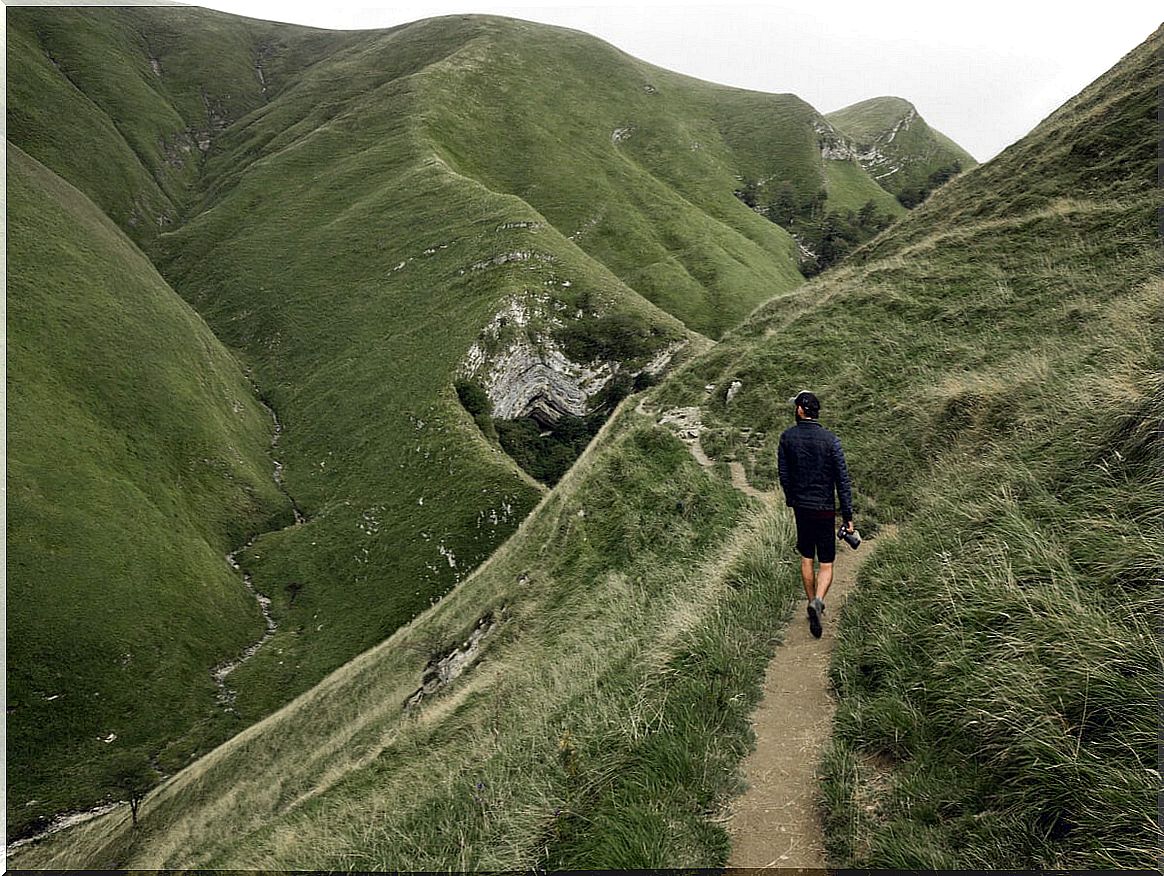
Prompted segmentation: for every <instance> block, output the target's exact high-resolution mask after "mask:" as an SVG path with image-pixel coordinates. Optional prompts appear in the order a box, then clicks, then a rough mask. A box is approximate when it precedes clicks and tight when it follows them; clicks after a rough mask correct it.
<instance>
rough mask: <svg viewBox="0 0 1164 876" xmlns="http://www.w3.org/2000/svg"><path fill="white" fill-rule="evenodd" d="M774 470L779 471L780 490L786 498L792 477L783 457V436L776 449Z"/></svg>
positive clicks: (786, 461)
mask: <svg viewBox="0 0 1164 876" xmlns="http://www.w3.org/2000/svg"><path fill="white" fill-rule="evenodd" d="M776 468H777V469H779V471H780V489H782V490H783V491H784V497H785V498H786V499H787V498H788V487H789V485H790V483H791V481H792V476H791V474H790V473H789V471H788V457H787V456H785V455H784V436H783V435H781V436H780V443H779V444H778V445H777V449H776Z"/></svg>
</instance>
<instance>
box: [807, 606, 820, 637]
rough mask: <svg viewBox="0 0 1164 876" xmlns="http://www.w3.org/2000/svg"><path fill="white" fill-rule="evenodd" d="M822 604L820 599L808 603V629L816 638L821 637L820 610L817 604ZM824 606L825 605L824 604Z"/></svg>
mask: <svg viewBox="0 0 1164 876" xmlns="http://www.w3.org/2000/svg"><path fill="white" fill-rule="evenodd" d="M819 604H820V600H819V599H813V600H812V601H811V602H810V603H809V604H808V631H809V632H810V633H812V636H813V638H814V639H819V638H820V633H821V630H820V610H819V609H818V608H817V606H818V605H819ZM822 607H823V606H822Z"/></svg>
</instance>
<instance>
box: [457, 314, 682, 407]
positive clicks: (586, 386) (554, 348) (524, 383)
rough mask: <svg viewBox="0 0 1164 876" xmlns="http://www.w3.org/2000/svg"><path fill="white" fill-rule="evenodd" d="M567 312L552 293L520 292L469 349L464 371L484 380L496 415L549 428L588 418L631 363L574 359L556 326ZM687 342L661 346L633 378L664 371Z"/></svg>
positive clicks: (464, 362) (469, 375) (464, 375)
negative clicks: (595, 403) (563, 420)
mask: <svg viewBox="0 0 1164 876" xmlns="http://www.w3.org/2000/svg"><path fill="white" fill-rule="evenodd" d="M567 310H568V307H567V305H566V304H565V303H563V302H561V301H558V300H557V299H555V298H553V297H551V296H550V295H548V294H544V293H542V294H537V293H528V294H526V295H523V296H515V297H513V298H511V299H510V300H509V301H507V302H506V303H505V305H504V306H503V307H502V308H501V309H500V310H499V311H498V312H497V313H496V314H495V315H494V317H493V319H492V320H490V322H489V324H488V325H487V326H486V327H485V328H484V329H483V330H482V332H481V336H480V338H479V339H478V341H477V342H476V343H474V344H473V345H472V346H471V347H470V348H469V350H468V352H466V354H465V358H464V359H463V360H462V362H461V367H460V369H459V372H460V375H461V376H463V377H467V378H471V379H475V380H477V381H478V382H479V383H480V384H481V386H482V387H483V388H484V390H485V394H486V395H487V396H488V397H489V401H490V404H491V405H492V412H491V413H492V416H493V417H495V418H497V419H502V420H513V419H519V418H522V417H533V418H534V419H535V420H537V422H538V423H539V424H541V425H542V426H543V427H544V426H549V425H552V424H554V423H556V422H557V421H558V420H559V419H560V418H561V417H562V416H563V415H570V416H575V417H583V416H586V415H587V414H588V413H590V410H591V409H590V402H591V399H593V398H594V396H596V395H597V394H598V393H600V392H601V391H602V390H603V388H604V387H605V386H606V385H607V384H608V383H609V382H610V381H611V379H613V378H614V376H615V375H616V374H618V373H619V372H620V371H622V370H623V369H624V368H627V367H628V366H627V364H626V363H623V362H610V361H605V362H590V363H581V362H575V361H573V360H572V359H570V357H569V356H567V355H566V352H565V350H564V349H563V348H562V346H561V345H560V344H559V343H558V341H557V340H556V339H555V338H554V337H553V334H552V329H555V328H561V327H562V326H564V325H565V324H566V313H567ZM681 346H682V343H681V342H680V343H674V344H671V345H669V346H667V347H665V348H664V349H662V350H660V351H659V352H658V353H657V354H656V355H655V356H654V357H653V358H652V359H651V360H650V361H649V362H647V363H645V364H644V365H643V366H642V367H641V369H639V370H636V371H634V372H632V377H633V376H635V375H637V374H639V373H641V372H646V373H648V374H651V375H658V374H659V373H660V372H661V371H663V369H665V368H666V367H667V366H668V365H669V364H670V362H671V360H672V358H674V356H675V354H676V352H678V350H679V349H680V347H681Z"/></svg>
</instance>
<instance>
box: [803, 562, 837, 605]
mask: <svg viewBox="0 0 1164 876" xmlns="http://www.w3.org/2000/svg"><path fill="white" fill-rule="evenodd" d="M832 583H833V564H832V563H821V564H820V573H819V574H818V575H817V576H816V598H817V599H819V600H820V601H821V602H824V598H825V594H826V593H828V592H829V586H830V585H831V584H832ZM808 598H809V599H812V594H810V595H809V597H808Z"/></svg>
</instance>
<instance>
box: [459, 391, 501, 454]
mask: <svg viewBox="0 0 1164 876" xmlns="http://www.w3.org/2000/svg"><path fill="white" fill-rule="evenodd" d="M453 386H454V388H455V389H456V390H457V398H459V399H460V400H461V406H462V407H463V408H464V409H465V410H466V411H468V412H469V416H471V417H472V418H473V422H474V423H476V424H477V428H478V429H480V430H481V434H483V435H484V436H485V437H486V438H488V439H489V440H490V441H496V440H497V430H496V428H495V427H494V425H493V416H492V415H493V403H492V402H490V401H489V395H488V394H487V393H486V392H485V387H483V386H482V385H481V384H480V383H478V382H477V381H476V380H458V381H457V382H456V383H454V384H453Z"/></svg>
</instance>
